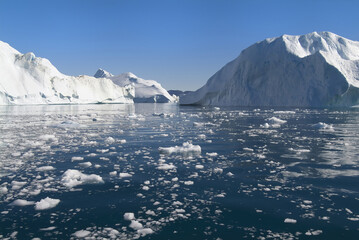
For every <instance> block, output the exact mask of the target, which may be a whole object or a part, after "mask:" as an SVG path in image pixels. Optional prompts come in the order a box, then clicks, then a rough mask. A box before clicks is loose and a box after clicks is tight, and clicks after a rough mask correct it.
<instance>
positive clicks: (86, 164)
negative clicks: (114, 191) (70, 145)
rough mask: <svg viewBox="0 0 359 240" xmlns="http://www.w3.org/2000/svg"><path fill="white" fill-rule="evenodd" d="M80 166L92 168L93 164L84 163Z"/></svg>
mask: <svg viewBox="0 0 359 240" xmlns="http://www.w3.org/2000/svg"><path fill="white" fill-rule="evenodd" d="M79 165H80V166H81V167H91V166H92V163H91V162H83V163H79Z"/></svg>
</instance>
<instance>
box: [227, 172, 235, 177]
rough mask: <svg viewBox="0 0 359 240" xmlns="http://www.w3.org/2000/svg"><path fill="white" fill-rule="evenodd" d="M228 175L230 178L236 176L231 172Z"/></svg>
mask: <svg viewBox="0 0 359 240" xmlns="http://www.w3.org/2000/svg"><path fill="white" fill-rule="evenodd" d="M226 175H227V176H228V177H233V176H234V174H233V173H231V172H228V173H227V174H226Z"/></svg>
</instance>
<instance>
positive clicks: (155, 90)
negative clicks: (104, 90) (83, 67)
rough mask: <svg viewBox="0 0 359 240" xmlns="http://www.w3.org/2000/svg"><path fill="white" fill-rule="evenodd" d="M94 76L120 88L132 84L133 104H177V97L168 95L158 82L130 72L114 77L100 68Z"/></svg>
mask: <svg viewBox="0 0 359 240" xmlns="http://www.w3.org/2000/svg"><path fill="white" fill-rule="evenodd" d="M94 76H95V77H97V78H108V79H111V80H112V81H113V83H114V84H116V85H118V86H121V87H122V86H126V85H129V84H133V86H134V87H135V98H134V99H133V100H134V102H142V103H155V102H157V103H168V102H178V97H177V96H175V95H170V94H169V93H168V92H167V90H166V89H164V88H163V87H162V86H161V84H159V83H158V82H156V81H154V80H144V79H142V78H139V77H137V76H136V75H135V74H133V73H130V72H128V73H122V74H120V75H116V76H114V75H112V74H111V73H109V72H107V71H105V70H103V69H101V68H100V69H99V70H97V72H96V73H95V75H94Z"/></svg>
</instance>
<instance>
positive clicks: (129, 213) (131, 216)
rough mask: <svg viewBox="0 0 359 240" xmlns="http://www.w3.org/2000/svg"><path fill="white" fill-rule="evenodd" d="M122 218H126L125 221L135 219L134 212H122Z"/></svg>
mask: <svg viewBox="0 0 359 240" xmlns="http://www.w3.org/2000/svg"><path fill="white" fill-rule="evenodd" d="M123 219H125V220H127V221H131V220H134V219H135V214H134V213H132V212H127V213H125V214H123Z"/></svg>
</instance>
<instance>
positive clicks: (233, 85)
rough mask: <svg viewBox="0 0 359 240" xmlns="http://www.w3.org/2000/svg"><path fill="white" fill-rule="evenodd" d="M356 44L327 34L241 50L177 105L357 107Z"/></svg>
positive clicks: (358, 63)
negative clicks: (237, 55) (234, 57)
mask: <svg viewBox="0 0 359 240" xmlns="http://www.w3.org/2000/svg"><path fill="white" fill-rule="evenodd" d="M358 88H359V42H356V41H351V40H349V39H346V38H343V37H341V36H338V35H336V34H334V33H330V32H320V33H317V32H313V33H309V34H306V35H302V36H290V35H283V36H281V37H277V38H268V39H266V40H264V41H262V42H258V43H255V44H254V45H252V46H250V47H248V48H247V49H245V50H243V51H242V52H241V54H240V55H239V57H237V58H236V59H235V60H233V61H232V62H230V63H228V64H227V65H225V66H224V67H223V68H222V69H220V70H219V71H218V72H217V73H216V74H214V75H213V76H212V77H211V78H210V79H209V80H208V82H207V83H206V84H205V85H204V86H203V87H202V88H200V89H198V90H197V91H195V92H193V93H188V94H186V95H184V96H183V97H181V99H180V103H181V104H195V105H221V106H298V107H310V106H311V107H322V106H353V105H357V104H359V90H358Z"/></svg>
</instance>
